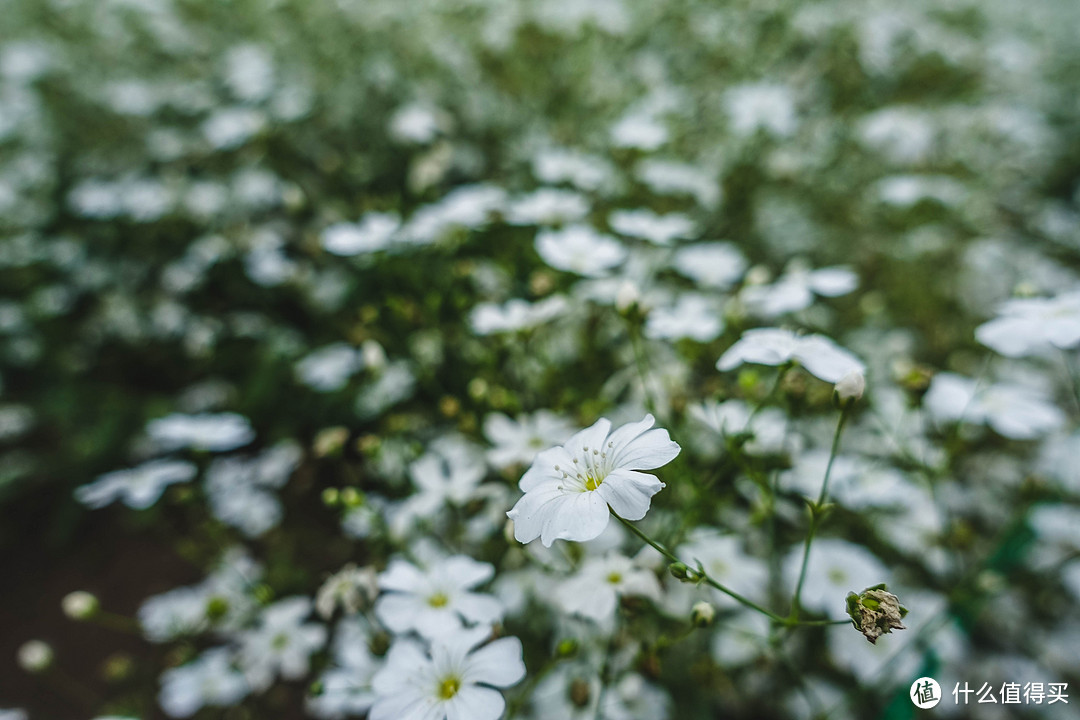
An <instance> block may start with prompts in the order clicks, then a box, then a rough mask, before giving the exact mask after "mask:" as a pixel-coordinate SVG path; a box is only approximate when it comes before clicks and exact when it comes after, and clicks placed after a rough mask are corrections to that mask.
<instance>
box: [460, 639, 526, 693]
mask: <svg viewBox="0 0 1080 720" xmlns="http://www.w3.org/2000/svg"><path fill="white" fill-rule="evenodd" d="M523 677H525V662H524V661H523V660H522V649H521V641H520V640H518V639H517V638H514V637H507V638H501V639H499V640H496V641H495V642H493V643H491V644H489V645H485V646H484V647H482V648H480V649H479V650H477V651H476V652H474V653H473V654H472V655H470V656H469V658H468V661H467V666H466V668H465V673H464V677H462V682H463V683H466V684H468V683H483V684H485V685H494V686H496V687H510V686H511V685H513V684H515V683H517V682H518V681H519V680H521V679H522V678H523Z"/></svg>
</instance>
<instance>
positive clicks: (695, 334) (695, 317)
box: [645, 293, 724, 343]
mask: <svg viewBox="0 0 1080 720" xmlns="http://www.w3.org/2000/svg"><path fill="white" fill-rule="evenodd" d="M723 331H724V319H723V318H722V317H721V315H720V308H719V307H717V303H716V302H715V301H714V300H712V299H711V298H708V297H706V296H704V295H699V294H697V293H682V294H680V295H679V296H678V299H676V300H675V302H674V303H673V304H671V305H658V306H656V307H654V308H652V309H651V310H649V315H648V317H647V318H646V319H645V335H646V337H650V338H654V339H660V340H680V339H682V338H690V339H691V340H695V341H697V342H702V343H704V342H709V341H711V340H715V339H716V338H718V337H720V333H722V332H723Z"/></svg>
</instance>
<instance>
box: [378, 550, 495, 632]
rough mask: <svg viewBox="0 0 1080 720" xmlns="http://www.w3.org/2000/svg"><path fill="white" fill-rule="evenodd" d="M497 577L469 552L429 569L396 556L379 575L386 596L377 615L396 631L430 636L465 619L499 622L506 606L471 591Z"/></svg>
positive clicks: (492, 570) (379, 605) (449, 629)
mask: <svg viewBox="0 0 1080 720" xmlns="http://www.w3.org/2000/svg"><path fill="white" fill-rule="evenodd" d="M494 575H495V568H494V567H493V566H492V565H489V564H488V563H482V562H477V561H476V560H473V559H472V558H470V557H468V556H466V555H454V556H452V557H448V558H445V559H438V560H435V561H433V562H432V563H431V566H430V567H429V568H428V570H427V571H423V570H420V569H419V568H418V567H416V566H415V565H413V564H411V563H408V562H405V561H404V560H392V561H391V562H390V565H389V567H387V569H386V572H384V573H383V574H382V575H380V576H379V587H380V588H382V590H383V591H384V594H383V595H382V596H381V597H380V598H379V599H378V601H377V602H376V603H375V616H376V617H377V618H379V621H380V622H382V623H383V624H384V625H385V626H386V627H387V628H388V629H389V630H390V631H392V632H394V633H399V634H400V633H406V632H409V631H410V630H415V631H416V632H418V633H420V634H421V635H423V636H424V637H426V638H433V637H437V636H440V635H443V634H446V633H448V632H452V631H454V630H458V629H461V628H462V627H463V626H464V622H465V621H468V622H470V623H480V624H486V623H492V622H495V621H496V620H498V619H499V618H501V617H502V614H503V608H502V605H501V604H500V603H499V601H498V600H496V599H495V598H494V597H492V596H490V595H483V594H480V593H477V592H473V591H472V589H473V588H475V587H476V586H477V585H482V584H483V583H486V582H487V581H488V580H490V579H491V578H492V577H493V576H494Z"/></svg>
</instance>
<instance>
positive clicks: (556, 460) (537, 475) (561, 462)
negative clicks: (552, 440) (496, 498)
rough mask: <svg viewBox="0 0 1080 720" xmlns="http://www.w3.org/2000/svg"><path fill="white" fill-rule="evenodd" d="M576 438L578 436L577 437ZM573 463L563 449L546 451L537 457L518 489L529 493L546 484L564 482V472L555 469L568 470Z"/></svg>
mask: <svg viewBox="0 0 1080 720" xmlns="http://www.w3.org/2000/svg"><path fill="white" fill-rule="evenodd" d="M578 434H579V435H580V434H581V433H578ZM575 437H577V436H576V435H575ZM573 463H574V461H573V458H571V457H570V455H569V454H568V453H567V452H566V450H565V449H563V448H561V447H556V448H551V449H549V450H544V451H543V452H541V453H539V454H538V455H537V456H536V459H534V460H533V463H532V465H531V466H529V469H528V470H527V471H526V472H525V474H524V475H522V477H521V481H520V482H518V487H519V488H521V491H522V492H529V491H530V490H532V489H533V488H536V487H538V486H540V485H541V484H543V483H544V482H556V483H557V482H559V481H560V480H562V472H561V471H560V470H556V469H555V467H556V466H558V467H559V468H563V469H566V468H570V467H572V466H573Z"/></svg>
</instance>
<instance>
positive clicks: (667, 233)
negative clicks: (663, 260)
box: [608, 208, 695, 245]
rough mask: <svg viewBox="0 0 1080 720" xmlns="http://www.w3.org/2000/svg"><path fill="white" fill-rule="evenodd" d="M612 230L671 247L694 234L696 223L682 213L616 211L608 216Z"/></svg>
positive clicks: (641, 210)
mask: <svg viewBox="0 0 1080 720" xmlns="http://www.w3.org/2000/svg"><path fill="white" fill-rule="evenodd" d="M608 224H609V225H611V229H612V230H614V231H615V232H617V233H619V234H620V235H625V236H626V237H634V238H641V239H643V240H648V241H649V242H651V243H653V244H655V245H670V244H671V243H672V241H673V240H677V239H680V238H686V237H690V236H691V235H693V234H694V232H695V228H694V221H693V220H691V219H690V218H688V217H686V216H685V215H683V214H682V213H668V214H667V215H657V214H656V213H655V212H653V211H652V210H649V209H648V208H641V209H638V210H614V211H612V213H611V214H610V215H608Z"/></svg>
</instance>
